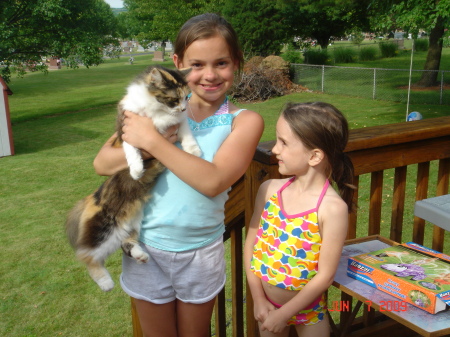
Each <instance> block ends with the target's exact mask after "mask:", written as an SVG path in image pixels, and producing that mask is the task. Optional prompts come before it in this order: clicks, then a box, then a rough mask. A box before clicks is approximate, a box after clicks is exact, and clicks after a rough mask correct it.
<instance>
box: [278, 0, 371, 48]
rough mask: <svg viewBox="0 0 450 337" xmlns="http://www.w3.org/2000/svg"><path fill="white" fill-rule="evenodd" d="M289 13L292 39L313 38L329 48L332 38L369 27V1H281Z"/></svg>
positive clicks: (323, 46)
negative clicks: (295, 37) (294, 37)
mask: <svg viewBox="0 0 450 337" xmlns="http://www.w3.org/2000/svg"><path fill="white" fill-rule="evenodd" d="M278 3H280V4H281V6H282V7H283V8H284V10H285V12H286V13H288V17H287V18H288V19H289V25H290V27H291V29H292V34H293V36H297V37H302V38H312V39H315V40H317V42H318V44H319V45H320V46H321V47H322V48H323V49H326V48H327V46H328V43H329V40H330V37H331V36H334V37H341V36H344V35H346V34H347V33H348V32H351V31H352V30H355V29H361V30H365V29H367V28H368V22H369V21H368V16H367V7H368V4H369V3H370V0H359V1H356V0H320V1H316V0H279V1H278Z"/></svg>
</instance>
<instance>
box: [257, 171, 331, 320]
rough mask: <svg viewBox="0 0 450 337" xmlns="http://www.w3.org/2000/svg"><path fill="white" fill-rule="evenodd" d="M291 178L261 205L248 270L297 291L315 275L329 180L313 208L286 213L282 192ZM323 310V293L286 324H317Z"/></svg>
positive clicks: (263, 278) (284, 287) (273, 283)
mask: <svg viewBox="0 0 450 337" xmlns="http://www.w3.org/2000/svg"><path fill="white" fill-rule="evenodd" d="M293 180H294V178H292V179H289V181H288V182H287V183H286V184H284V185H283V186H282V187H281V188H280V190H279V191H277V192H276V193H275V194H274V195H273V196H272V197H271V198H270V199H269V200H268V201H267V202H266V205H265V206H264V210H263V212H262V214H261V220H260V225H259V228H258V232H257V234H256V240H255V245H254V248H253V257H252V260H251V270H252V271H253V273H255V275H256V276H258V277H259V278H261V279H262V280H263V281H266V282H268V283H269V284H272V285H274V286H276V287H279V288H283V289H288V290H296V291H299V290H301V289H302V288H303V287H304V286H305V285H306V284H307V283H308V282H309V281H310V280H311V279H312V278H313V277H314V275H316V274H317V270H318V262H319V254H320V247H321V244H322V238H321V236H320V232H319V224H318V218H317V211H318V209H319V206H320V203H321V202H322V199H323V196H324V195H325V193H326V191H327V189H328V186H329V185H330V182H329V181H328V180H327V181H326V183H325V185H324V187H323V189H322V193H321V195H320V197H319V200H318V202H317V206H316V207H315V208H314V209H311V210H309V211H306V212H302V213H299V214H295V215H288V214H286V212H285V211H284V209H283V201H282V198H281V192H282V191H283V190H284V189H285V188H286V187H288V186H289V185H290V184H291V183H292V181H293ZM268 300H269V301H270V302H272V301H271V300H270V299H268ZM272 303H273V304H274V305H275V306H276V307H280V305H279V304H277V303H274V302H272ZM326 310H327V308H326V298H325V294H323V295H321V296H320V297H319V298H317V299H316V300H315V301H314V302H313V303H311V304H310V305H309V306H308V307H307V308H305V309H304V310H302V311H300V312H299V313H298V314H297V315H296V316H294V317H292V318H291V319H290V320H289V321H288V325H298V324H303V325H312V324H316V323H318V322H320V321H321V320H322V319H323V318H324V317H325V313H326Z"/></svg>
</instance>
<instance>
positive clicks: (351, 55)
mask: <svg viewBox="0 0 450 337" xmlns="http://www.w3.org/2000/svg"><path fill="white" fill-rule="evenodd" d="M333 56H334V62H336V63H352V62H355V61H356V50H355V49H354V48H336V49H334V51H333Z"/></svg>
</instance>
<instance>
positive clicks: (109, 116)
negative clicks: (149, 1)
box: [0, 56, 450, 337]
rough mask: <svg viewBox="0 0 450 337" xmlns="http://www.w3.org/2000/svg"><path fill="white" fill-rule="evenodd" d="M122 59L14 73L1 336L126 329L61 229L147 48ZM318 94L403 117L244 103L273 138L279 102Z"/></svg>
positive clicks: (0, 214)
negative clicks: (320, 104)
mask: <svg viewBox="0 0 450 337" xmlns="http://www.w3.org/2000/svg"><path fill="white" fill-rule="evenodd" d="M127 61H128V59H127V58H121V59H119V60H110V61H107V62H106V63H105V64H102V65H100V66H98V67H93V68H90V69H85V68H80V69H77V70H68V69H62V70H57V71H51V72H50V73H49V74H47V75H45V74H42V73H33V74H27V75H26V76H25V77H24V78H15V77H13V79H12V83H11V84H10V88H11V90H12V91H13V93H14V94H13V95H12V96H10V97H9V101H10V110H11V119H12V123H13V135H14V144H15V151H16V154H15V155H14V156H10V157H4V158H0V205H1V206H0V233H1V235H0V244H1V246H2V249H1V250H0V252H1V253H0V254H1V255H0V257H1V261H2V263H1V264H0V275H1V276H0V296H1V301H0V317H1V319H0V336H14V337H16V336H21V337H33V336H39V337H41V336H74V337H79V336H89V337H91V336H92V337H95V336H99V337H100V336H130V335H131V333H132V332H131V314H130V304H129V298H128V296H127V295H125V294H124V293H123V292H122V291H121V289H120V286H119V285H116V287H115V288H114V289H113V290H112V291H111V292H109V293H103V292H101V290H100V289H99V288H98V287H97V285H96V284H95V283H94V282H93V281H91V280H90V278H89V277H88V275H87V273H86V271H85V268H84V267H83V266H82V265H81V264H80V263H78V262H77V261H76V260H75V258H74V254H73V251H72V249H71V248H70V247H69V245H68V243H67V241H66V238H65V234H64V230H63V225H64V221H65V216H66V214H67V212H68V210H69V209H70V208H71V207H72V206H73V205H74V204H75V202H76V201H77V200H79V199H81V198H83V197H84V196H86V195H87V194H89V193H91V192H92V191H93V190H94V189H95V188H96V187H97V186H98V185H99V184H100V183H101V182H102V181H103V180H104V178H102V177H99V176H97V175H96V174H95V172H94V170H93V167H92V160H93V159H94V157H95V155H96V153H97V151H98V150H99V148H100V147H101V145H102V144H103V143H104V142H105V141H106V139H107V138H108V137H109V136H110V135H111V134H112V132H113V129H114V121H115V115H116V107H115V104H116V103H117V101H118V100H119V99H120V98H121V96H122V95H123V94H124V92H125V87H126V85H127V84H128V83H129V82H130V81H131V80H132V78H133V77H134V76H135V75H136V74H137V73H139V72H140V71H141V70H143V69H144V67H146V66H147V65H148V64H150V56H138V57H135V63H134V64H133V65H130V64H129V63H128V62H127ZM165 64H166V65H169V64H170V62H166V63H165ZM317 100H320V101H325V102H328V103H331V104H334V105H336V106H337V107H338V108H339V109H341V110H342V111H343V112H344V114H345V115H346V116H347V118H348V120H349V122H350V126H351V128H360V127H367V126H372V125H382V124H388V123H400V122H403V121H404V120H405V112H406V106H405V104H401V103H395V102H386V101H375V100H370V99H359V98H350V97H347V96H344V95H339V96H338V95H335V96H332V95H326V94H320V93H297V94H292V95H288V96H285V97H279V98H274V99H271V100H269V101H267V102H261V103H254V104H244V105H242V106H243V107H245V108H249V109H252V110H255V111H258V112H259V113H261V115H262V116H263V117H264V120H265V123H266V128H265V132H264V135H263V137H262V140H271V139H274V137H275V131H274V125H275V122H276V119H277V117H278V115H279V112H280V111H281V109H282V107H283V105H284V104H285V103H286V102H288V101H295V102H297V101H317ZM412 108H413V109H416V110H418V111H420V112H421V113H422V114H424V116H427V118H431V117H438V116H444V115H448V114H449V112H450V111H449V107H448V106H440V105H426V106H413V107H412ZM387 174H388V173H387ZM383 221H384V222H385V223H387V224H388V223H389V219H386V220H383ZM120 258H121V254H120V252H117V253H115V254H114V255H113V256H112V257H111V258H110V259H109V260H108V262H107V267H108V269H109V270H110V272H111V274H112V276H113V279H114V280H115V281H116V283H117V281H118V277H119V275H120V269H121V260H120Z"/></svg>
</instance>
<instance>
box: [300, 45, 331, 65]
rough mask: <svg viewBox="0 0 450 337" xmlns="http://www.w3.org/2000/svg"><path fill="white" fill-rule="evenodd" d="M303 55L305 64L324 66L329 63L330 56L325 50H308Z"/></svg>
mask: <svg viewBox="0 0 450 337" xmlns="http://www.w3.org/2000/svg"><path fill="white" fill-rule="evenodd" d="M304 55H305V63H306V64H318V65H325V64H329V63H330V56H329V54H328V51H327V50H326V49H309V50H307V51H306V52H305V54H304Z"/></svg>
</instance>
